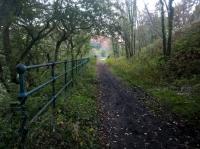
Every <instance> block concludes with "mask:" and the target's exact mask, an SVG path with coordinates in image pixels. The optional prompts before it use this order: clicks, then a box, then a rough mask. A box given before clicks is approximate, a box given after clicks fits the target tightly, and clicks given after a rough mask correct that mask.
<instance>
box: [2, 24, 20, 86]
mask: <svg viewBox="0 0 200 149" xmlns="http://www.w3.org/2000/svg"><path fill="white" fill-rule="evenodd" d="M10 26H11V23H6V25H5V26H4V27H3V32H2V36H3V49H4V53H5V57H6V64H7V66H8V68H9V71H10V79H11V82H14V83H17V79H16V76H17V73H16V69H15V65H16V61H15V59H14V58H13V57H12V49H11V45H10V29H9V28H10Z"/></svg>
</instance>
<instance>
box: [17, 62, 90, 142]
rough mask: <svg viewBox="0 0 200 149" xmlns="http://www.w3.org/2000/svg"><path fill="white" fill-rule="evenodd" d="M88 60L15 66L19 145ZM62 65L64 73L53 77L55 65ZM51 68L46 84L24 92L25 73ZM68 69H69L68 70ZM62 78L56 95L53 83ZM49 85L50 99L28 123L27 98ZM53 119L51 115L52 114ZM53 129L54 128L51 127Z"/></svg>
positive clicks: (53, 106)
mask: <svg viewBox="0 0 200 149" xmlns="http://www.w3.org/2000/svg"><path fill="white" fill-rule="evenodd" d="M88 61H89V58H83V59H79V60H71V61H67V60H66V61H61V62H50V63H47V64H39V65H30V66H26V65H24V64H18V65H17V66H16V69H17V73H18V74H19V93H18V100H19V102H20V109H21V115H22V119H21V126H20V131H19V132H20V136H21V143H22V144H23V143H24V142H25V139H26V136H27V133H28V128H29V126H30V124H32V123H33V122H35V121H36V120H37V119H38V117H39V116H40V115H41V114H42V113H43V112H45V110H47V108H48V107H49V106H50V105H52V108H53V110H54V109H55V102H56V99H57V98H58V96H59V95H60V94H61V93H62V92H63V91H64V90H65V89H66V88H68V87H69V85H70V84H72V83H73V80H74V79H73V78H74V74H75V73H77V72H78V70H80V68H81V67H83V66H84V65H85V64H86V63H88ZM61 64H64V71H63V70H62V73H61V74H59V75H57V76H56V75H55V68H56V66H57V65H61ZM45 67H48V68H51V78H50V79H49V80H47V81H46V82H44V83H42V84H40V85H38V86H37V87H35V88H33V89H32V90H30V91H27V90H26V75H25V74H26V73H27V71H29V70H32V69H38V68H45ZM68 68H69V69H68ZM62 77H64V85H63V86H62V87H61V88H60V89H59V90H58V92H57V93H56V86H55V82H56V80H58V79H61V78H62ZM49 85H51V86H52V91H51V97H50V99H49V100H48V102H47V103H45V105H44V106H43V107H42V108H41V109H40V110H39V111H37V112H36V114H35V115H34V116H33V117H32V118H31V120H30V121H28V114H27V111H26V110H25V103H26V101H27V100H28V97H30V96H32V95H33V94H35V93H39V92H40V91H41V90H42V89H44V88H46V87H47V86H49ZM52 117H53V114H52ZM53 127H55V126H53Z"/></svg>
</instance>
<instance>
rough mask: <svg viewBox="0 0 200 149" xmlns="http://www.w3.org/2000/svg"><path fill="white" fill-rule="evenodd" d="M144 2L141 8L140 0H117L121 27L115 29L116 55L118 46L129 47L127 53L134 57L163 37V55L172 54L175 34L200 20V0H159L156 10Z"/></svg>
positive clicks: (128, 56)
mask: <svg viewBox="0 0 200 149" xmlns="http://www.w3.org/2000/svg"><path fill="white" fill-rule="evenodd" d="M144 6H145V8H144V10H142V11H141V10H139V9H138V7H137V0H123V1H116V3H115V7H116V10H117V11H118V12H119V14H120V16H119V19H118V23H119V24H120V30H119V31H117V32H115V34H114V35H113V39H112V41H113V42H112V43H113V52H114V55H115V56H116V55H118V53H119V48H116V47H119V46H121V49H125V50H124V51H125V55H126V57H127V58H130V57H133V56H134V55H135V54H136V53H139V52H140V51H141V49H142V48H143V47H145V46H147V45H149V44H150V43H153V42H154V41H155V40H158V39H159V40H161V41H162V49H163V50H162V51H163V52H162V54H163V57H164V58H168V57H170V56H171V53H172V42H173V35H174V34H175V33H177V32H181V30H182V29H183V28H184V27H185V26H187V25H190V24H191V23H192V22H195V21H199V20H200V19H199V11H200V2H199V1H198V0H182V1H181V2H179V3H177V2H176V1H174V0H168V1H166V0H158V1H157V3H156V6H155V8H156V9H155V10H154V11H153V12H152V11H150V10H149V8H148V5H147V4H146V3H145V2H144ZM116 44H118V46H117V45H116ZM122 54H123V51H122Z"/></svg>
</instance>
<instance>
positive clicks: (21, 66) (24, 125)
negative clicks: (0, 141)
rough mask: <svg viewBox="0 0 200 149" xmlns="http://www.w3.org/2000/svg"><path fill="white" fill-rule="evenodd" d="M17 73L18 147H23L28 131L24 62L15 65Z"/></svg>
mask: <svg viewBox="0 0 200 149" xmlns="http://www.w3.org/2000/svg"><path fill="white" fill-rule="evenodd" d="M16 69H17V73H18V74H19V94H18V100H19V102H20V111H21V124H20V129H19V134H20V144H19V148H24V143H25V139H26V136H27V133H28V128H27V118H28V115H27V112H26V109H25V106H24V104H25V101H26V99H27V94H26V84H25V83H26V82H25V72H26V66H25V65H24V64H18V65H17V66H16Z"/></svg>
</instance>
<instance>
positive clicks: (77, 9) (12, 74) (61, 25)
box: [0, 0, 116, 88]
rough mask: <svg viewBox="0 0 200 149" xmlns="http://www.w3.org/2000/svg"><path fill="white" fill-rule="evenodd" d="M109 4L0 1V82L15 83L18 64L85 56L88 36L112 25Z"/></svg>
mask: <svg viewBox="0 0 200 149" xmlns="http://www.w3.org/2000/svg"><path fill="white" fill-rule="evenodd" d="M111 7H112V3H111V2H110V1H109V0H95V1H93V0H55V1H51V0H1V1H0V10H1V12H0V41H1V42H0V57H1V58H0V80H1V82H2V83H3V84H4V85H5V86H7V88H9V87H8V84H9V82H13V83H17V80H16V70H15V69H16V68H15V67H16V64H18V63H25V64H27V65H30V64H38V63H44V62H49V61H58V60H61V59H63V58H68V59H77V58H78V57H79V58H80V57H83V56H85V55H86V54H87V53H88V51H89V50H90V38H91V36H94V35H98V34H106V33H107V32H108V31H109V30H111V28H113V26H115V25H114V24H113V23H114V22H115V21H114V19H113V17H114V16H115V15H116V14H115V13H114V12H112V10H111Z"/></svg>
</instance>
